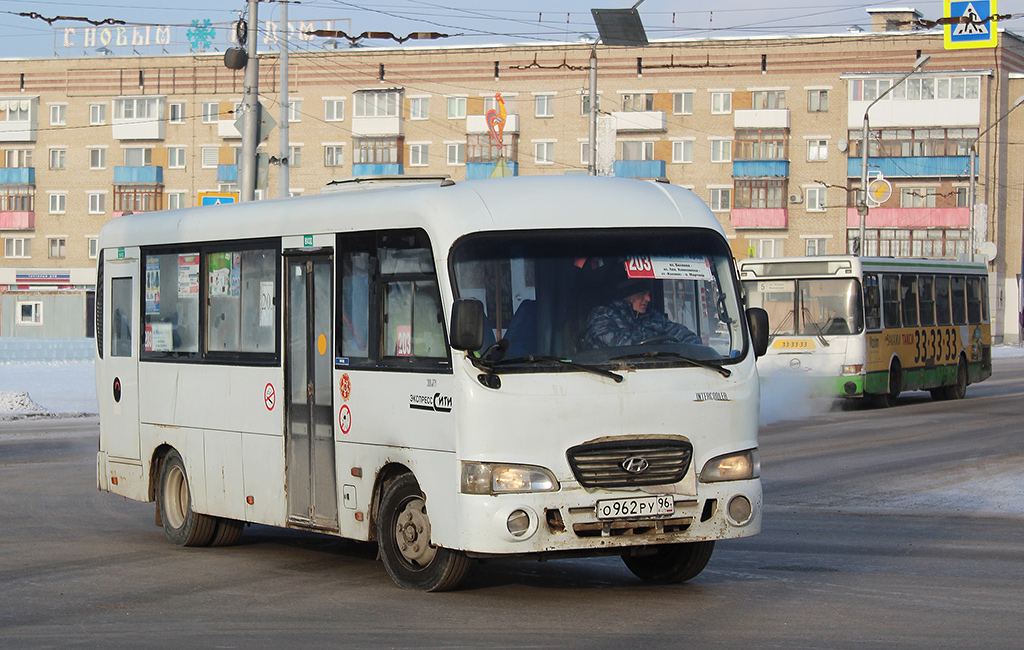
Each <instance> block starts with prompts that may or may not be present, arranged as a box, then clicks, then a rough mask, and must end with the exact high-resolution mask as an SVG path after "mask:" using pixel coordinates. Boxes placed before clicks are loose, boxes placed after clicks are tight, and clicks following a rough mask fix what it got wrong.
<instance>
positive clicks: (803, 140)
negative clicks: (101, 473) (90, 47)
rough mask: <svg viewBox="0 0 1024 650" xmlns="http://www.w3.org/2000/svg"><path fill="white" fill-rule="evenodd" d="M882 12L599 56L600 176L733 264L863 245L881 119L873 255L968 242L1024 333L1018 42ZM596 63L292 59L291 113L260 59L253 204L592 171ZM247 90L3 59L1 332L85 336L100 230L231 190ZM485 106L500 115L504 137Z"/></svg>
mask: <svg viewBox="0 0 1024 650" xmlns="http://www.w3.org/2000/svg"><path fill="white" fill-rule="evenodd" d="M871 11H872V18H873V25H874V28H873V30H872V31H870V32H859V33H855V32H844V33H841V34H832V35H819V36H799V37H797V36H779V37H774V38H750V39H741V38H736V39H731V38H717V39H709V40H671V41H658V42H652V43H651V44H650V45H648V46H646V47H643V48H624V47H602V46H598V48H597V50H596V51H597V56H598V75H597V77H598V82H597V88H596V91H597V93H596V94H597V98H598V100H597V108H598V112H599V119H598V122H599V127H600V128H599V129H598V138H597V149H598V156H597V158H598V161H599V165H598V168H599V172H600V173H603V174H609V175H615V176H628V177H637V178H665V179H668V181H670V182H672V183H674V184H678V185H682V186H685V187H688V188H690V189H692V190H693V191H694V192H696V193H697V194H698V195H699V196H700V197H701V198H702V199H704V200H705V201H706V202H707V203H708V204H709V205H710V206H711V207H712V209H713V210H714V211H715V213H716V214H717V215H718V217H719V219H720V220H721V222H722V225H723V227H724V228H725V230H726V232H727V234H728V236H729V238H730V240H731V242H732V246H733V252H734V254H735V255H736V257H737V258H740V259H742V258H745V257H748V256H766V257H772V256H776V257H777V256H783V255H818V254H826V253H828V254H836V253H845V252H849V251H855V250H858V247H859V246H860V245H861V244H860V242H859V235H860V219H861V216H860V215H859V214H858V211H857V208H856V205H857V202H858V191H859V190H860V185H861V156H862V151H863V149H862V147H863V146H864V143H863V137H862V126H863V119H864V114H865V111H866V110H867V109H868V107H869V106H871V109H870V112H869V124H870V129H869V137H868V143H867V147H868V169H869V173H868V176H869V179H870V180H875V179H876V178H877V177H878V176H881V177H883V178H884V179H885V180H886V181H887V182H888V186H889V187H890V188H891V193H890V194H889V195H888V196H880V195H879V194H877V193H874V192H873V193H872V194H871V196H870V198H869V205H870V209H869V211H868V213H867V215H866V217H865V237H864V242H863V245H862V249H863V251H864V252H865V253H867V254H878V255H893V256H914V257H918V256H919V257H945V258H964V257H966V256H968V255H970V253H971V250H972V248H973V250H974V251H975V253H976V255H978V256H984V257H985V259H988V260H989V261H990V267H989V268H990V292H989V294H990V297H991V301H992V305H991V314H992V317H993V333H994V336H995V338H996V340H997V341H1005V342H1017V341H1018V340H1019V339H1020V320H1019V319H1020V316H1019V314H1020V310H1021V303H1022V301H1021V287H1020V273H1021V253H1022V230H1021V226H1022V219H1024V200H1022V194H1024V168H1022V165H1021V154H1022V153H1024V152H1022V151H1021V150H1020V149H1018V147H1019V146H1020V144H1022V141H1021V138H1020V137H1019V136H1017V137H1014V136H1013V135H1011V134H1014V133H1020V132H1021V126H1022V124H1024V111H1019V112H1013V109H1014V108H1016V106H1017V104H1016V99H1017V98H1019V97H1021V95H1022V94H1024V41H1022V39H1021V38H1020V37H1018V36H1016V35H1015V34H1013V33H1011V32H1008V31H1002V32H1000V38H999V45H998V47H997V48H995V49H982V50H945V49H944V48H943V36H942V32H941V31H940V30H923V29H915V20H916V19H917V18H920V17H921V16H920V14H919V13H917V12H915V11H914V10H910V9H905V10H871ZM591 49H592V48H591V44H590V43H562V44H552V45H546V44H545V45H515V46H511V45H510V46H493V47H444V46H432V47H416V48H404V47H403V48H370V47H365V48H354V49H344V50H316V49H315V48H314V49H309V50H306V51H292V52H291V53H290V56H289V59H288V68H289V70H288V89H287V92H288V99H287V107H286V110H285V112H284V114H283V115H282V111H281V100H280V95H281V88H280V83H281V75H280V72H281V71H280V58H279V56H278V54H277V53H276V52H273V51H261V53H260V82H259V84H260V86H259V90H260V101H261V103H262V105H263V107H264V108H265V110H266V111H267V112H268V113H269V114H271V115H272V116H274V117H275V118H277V119H278V120H280V119H282V118H283V119H287V120H288V127H289V142H288V146H287V150H284V147H281V146H280V145H279V143H278V138H277V133H276V132H274V133H271V134H269V138H267V139H266V140H265V141H264V142H263V143H262V144H261V145H260V148H259V151H260V152H262V153H265V154H267V159H269V164H268V166H267V173H266V179H267V183H266V187H265V188H263V189H260V190H259V191H258V192H257V195H258V196H257V198H259V199H267V198H276V197H278V195H279V194H280V192H279V190H278V174H279V173H280V169H281V165H282V164H287V166H288V175H289V176H288V185H289V193H290V194H305V193H318V192H320V191H321V189H322V188H323V187H324V186H325V184H326V183H327V182H328V181H330V180H332V179H335V178H343V177H349V176H361V175H371V174H406V175H437V174H447V175H450V176H451V177H452V178H453V179H455V180H456V181H459V180H466V179H478V178H487V177H489V176H491V175H492V174H493V173H494V171H495V169H496V167H498V166H499V164H500V163H501V162H503V163H504V165H503V167H502V169H504V168H505V167H507V171H505V173H511V174H515V175H533V174H572V173H587V170H588V162H589V147H590V143H589V133H590V110H589V109H590V107H589V103H590V89H589V87H588V83H589V82H588V78H589V66H590V54H591ZM922 55H929V56H930V61H929V62H928V63H927V65H926V66H924V67H923V68H922V69H921V70H919V71H918V72H915V73H914V74H913V75H911V76H910V77H909V78H908V79H907V80H906V81H905V82H903V83H901V84H899V85H898V86H896V87H895V88H893V89H892V90H891V91H890V90H889V89H890V87H891V86H892V85H893V84H894V83H895V82H897V81H899V80H900V79H901V78H902V77H904V76H905V75H906V74H907V73H908V72H910V71H911V70H912V69H913V67H914V64H915V61H917V60H918V59H919V57H921V56H922ZM887 91H889V92H888V94H885V93H886V92H887ZM882 94H885V97H884V98H883V99H881V100H879V101H877V102H875V100H876V99H877V98H878V97H879V96H880V95H882ZM499 95H500V98H499ZM242 97H243V74H242V72H241V71H232V70H229V69H227V68H226V67H225V66H224V64H223V56H222V54H220V53H216V52H214V53H210V54H193V55H187V56H183V55H161V56H134V55H133V56H103V57H98V56H97V57H81V58H71V59H69V58H61V59H30V60H29V59H24V60H3V61H0V151H2V152H3V155H2V157H0V163H2V164H3V167H2V168H0V238H2V239H3V245H4V247H3V257H2V258H0V336H50V337H53V336H89V335H91V334H92V330H91V321H90V319H89V317H88V315H89V312H90V311H91V308H92V292H93V287H94V284H95V280H96V277H95V268H94V262H95V258H96V237H97V234H98V233H99V230H100V228H101V227H102V226H103V224H104V223H105V222H106V221H108V220H109V219H113V218H117V217H118V216H119V215H121V214H123V213H124V212H126V211H133V212H138V211H148V210H161V209H175V208H181V207H189V206H194V205H199V204H200V199H201V197H202V196H204V195H209V194H212V193H229V194H230V193H232V192H236V191H237V183H238V164H239V162H240V161H239V153H240V151H241V137H240V133H239V129H238V126H237V125H236V120H237V119H238V115H237V114H236V111H237V109H238V107H239V105H240V104H241V102H242ZM873 102H874V103H873ZM491 110H494V111H496V112H498V111H501V110H504V112H505V114H506V117H505V121H504V123H503V132H502V134H501V135H502V146H501V147H499V146H498V144H497V142H496V140H495V138H494V136H493V135H492V134H491V130H490V128H489V126H488V120H487V118H486V115H487V113H488V111H491ZM972 146H976V154H977V162H976V166H975V169H976V172H977V173H976V180H975V183H974V188H975V192H974V195H973V198H974V203H975V204H977V208H976V210H975V215H976V216H975V219H974V227H973V229H972V227H971V217H970V214H971V208H970V202H971V198H972V194H971V174H970V161H971V148H972ZM495 182H498V181H495ZM883 199H884V200H883ZM209 209H210V218H216V207H211V208H209ZM169 218H170V217H169ZM296 218H301V215H296Z"/></svg>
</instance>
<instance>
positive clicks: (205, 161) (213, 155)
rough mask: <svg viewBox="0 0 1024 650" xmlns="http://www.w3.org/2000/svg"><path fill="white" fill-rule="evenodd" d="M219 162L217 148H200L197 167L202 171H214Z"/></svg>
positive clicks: (218, 150) (218, 149)
mask: <svg viewBox="0 0 1024 650" xmlns="http://www.w3.org/2000/svg"><path fill="white" fill-rule="evenodd" d="M218 162H220V148H219V147H202V148H201V149H200V150H199V165H200V166H201V167H202V168H203V169H215V168H216V167H217V164H218Z"/></svg>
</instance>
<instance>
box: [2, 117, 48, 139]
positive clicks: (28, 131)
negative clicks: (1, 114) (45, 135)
mask: <svg viewBox="0 0 1024 650" xmlns="http://www.w3.org/2000/svg"><path fill="white" fill-rule="evenodd" d="M38 129H39V123H38V122H37V121H35V120H32V121H30V122H29V121H26V122H0V142H35V141H36V132H37V131H38Z"/></svg>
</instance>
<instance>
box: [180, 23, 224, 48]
mask: <svg viewBox="0 0 1024 650" xmlns="http://www.w3.org/2000/svg"><path fill="white" fill-rule="evenodd" d="M185 36H187V37H188V40H189V42H190V43H191V44H192V51H193V52H205V51H206V50H208V49H210V46H211V45H213V39H215V38H216V37H217V32H215V31H214V29H213V23H211V22H210V20H209V19H208V18H207V19H206V20H204V21H203V24H202V25H200V24H199V21H198V20H193V21H192V29H190V30H188V31H187V32H186V33H185Z"/></svg>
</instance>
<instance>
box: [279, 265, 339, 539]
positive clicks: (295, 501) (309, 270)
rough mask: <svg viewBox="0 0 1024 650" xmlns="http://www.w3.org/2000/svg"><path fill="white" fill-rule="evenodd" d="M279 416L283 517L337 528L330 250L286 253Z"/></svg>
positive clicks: (320, 526) (327, 527)
mask: <svg viewBox="0 0 1024 650" xmlns="http://www.w3.org/2000/svg"><path fill="white" fill-rule="evenodd" d="M285 275H286V277H287V281H286V283H285V284H286V288H285V290H286V292H287V294H286V295H287V302H286V327H287V329H286V330H285V384H286V385H285V394H286V396H287V397H286V401H285V422H286V425H285V426H286V432H285V436H286V463H287V470H286V472H287V490H288V517H289V520H290V521H292V522H293V523H297V524H300V525H302V526H309V527H313V528H323V529H331V530H337V528H338V496H337V483H336V479H335V470H334V416H333V413H334V406H333V395H332V387H331V377H332V374H333V371H334V355H333V350H334V343H333V340H332V339H333V331H334V329H333V323H332V314H331V303H332V300H331V298H332V290H331V256H330V255H291V256H288V257H287V265H286V269H285Z"/></svg>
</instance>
